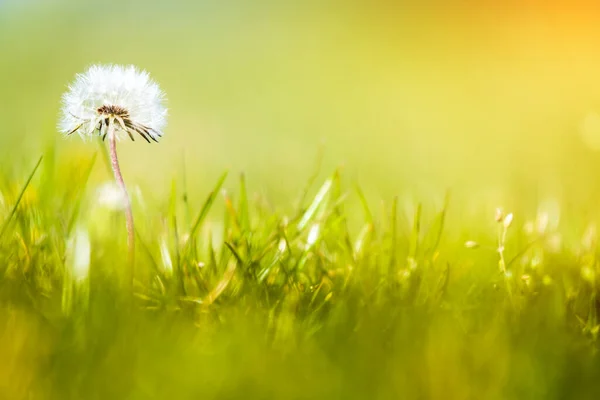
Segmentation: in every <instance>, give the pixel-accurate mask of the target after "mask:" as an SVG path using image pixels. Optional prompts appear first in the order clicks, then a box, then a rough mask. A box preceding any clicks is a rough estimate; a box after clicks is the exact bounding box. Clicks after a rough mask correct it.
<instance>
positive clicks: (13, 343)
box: [0, 152, 600, 399]
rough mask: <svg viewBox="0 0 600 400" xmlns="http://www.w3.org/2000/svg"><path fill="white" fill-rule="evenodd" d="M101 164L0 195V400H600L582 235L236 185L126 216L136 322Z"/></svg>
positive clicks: (7, 179)
mask: <svg viewBox="0 0 600 400" xmlns="http://www.w3.org/2000/svg"><path fill="white" fill-rule="evenodd" d="M101 159H102V158H101V157H93V158H90V159H83V160H81V161H75V163H76V164H75V165H73V164H72V161H71V162H69V161H65V160H63V161H61V163H58V162H57V161H56V160H55V157H53V153H52V152H48V154H46V155H45V157H44V159H42V160H41V161H40V162H38V163H37V164H35V160H34V162H32V163H31V167H30V168H29V170H28V171H25V170H18V168H17V169H16V170H15V171H11V172H10V171H4V173H3V174H2V175H0V177H1V178H2V181H1V182H0V194H1V196H0V359H1V360H2V362H1V363H0V398H2V399H166V398H170V399H199V398H219V399H222V398H257V399H267V398H275V399H299V398H307V399H309V398H310V399H319V398H323V399H347V398H356V399H362V398H369V399H370V398H377V399H388V398H402V399H515V398H522V399H564V398H569V399H593V398H598V396H599V395H600V381H599V380H598V376H599V375H598V374H599V373H600V363H599V360H598V356H597V350H598V333H599V327H600V325H599V324H598V312H599V310H600V303H599V302H598V299H597V287H598V284H599V283H600V280H598V277H597V275H598V272H600V269H599V268H598V262H597V255H598V250H597V239H596V236H595V234H594V231H593V230H592V229H591V228H590V229H588V230H587V231H586V229H585V226H586V221H583V223H582V220H577V221H575V220H574V221H573V224H569V222H570V221H564V220H563V221H562V222H561V224H560V225H559V227H557V228H555V227H554V226H552V223H549V224H548V226H545V224H544V221H545V220H544V214H542V215H540V216H539V217H538V221H537V225H539V226H538V227H537V228H539V229H534V232H528V231H527V230H526V229H524V228H523V223H524V220H525V217H526V215H515V219H514V221H513V223H512V224H508V223H506V224H505V223H504V222H503V221H506V219H504V220H502V219H501V220H500V221H499V222H496V221H494V215H493V213H490V215H489V218H487V219H485V220H463V221H460V220H457V219H456V218H450V217H451V216H452V213H453V211H452V210H453V207H452V205H453V200H452V196H451V195H448V197H447V198H446V201H445V203H444V205H443V207H442V208H440V209H436V210H431V209H427V208H426V207H424V206H421V205H417V206H416V207H414V212H413V213H412V214H411V215H408V216H405V215H404V213H402V212H401V211H400V210H401V208H400V205H399V200H398V199H389V200H387V199H384V201H383V202H382V203H375V204H370V203H369V202H368V201H367V198H369V197H368V196H367V195H368V193H363V192H362V190H361V189H360V188H359V187H357V186H356V185H355V184H354V183H347V182H345V181H344V180H343V179H342V174H341V173H340V171H334V172H333V173H332V174H331V175H330V176H329V177H328V178H326V179H325V180H324V181H320V180H319V178H318V176H319V174H315V175H314V176H313V177H312V178H311V179H310V180H309V182H308V184H307V185H305V187H304V188H303V186H302V185H298V193H299V196H298V200H297V201H296V202H295V206H292V205H273V204H271V203H269V201H268V199H265V198H264V197H263V196H261V195H258V194H256V191H254V190H253V188H252V187H251V186H250V185H248V184H247V183H246V181H245V178H244V176H235V174H229V175H227V174H223V175H222V176H221V177H220V178H219V179H218V181H217V182H215V183H214V187H213V189H212V190H211V191H210V192H209V193H205V199H206V200H205V201H204V202H203V203H198V204H196V203H192V202H191V201H190V199H189V198H188V196H187V192H188V188H187V187H186V186H184V185H181V184H180V185H179V186H178V185H176V184H175V183H173V185H172V186H171V187H167V188H164V192H168V191H169V190H170V196H169V199H168V201H165V202H160V201H147V199H145V198H140V196H134V213H135V218H136V226H137V254H136V259H137V261H136V282H135V293H134V299H133V303H132V300H131V299H132V298H131V293H130V290H129V288H130V286H129V284H128V282H126V280H127V276H128V270H127V268H129V267H128V265H127V249H126V232H125V228H124V218H123V216H122V215H121V213H120V212H118V211H112V210H110V209H107V208H103V207H102V206H101V205H99V204H98V201H97V197H98V196H97V192H96V191H95V190H94V188H93V187H92V186H90V185H88V178H89V176H90V173H91V171H92V170H93V169H99V168H102V166H101V165H97V164H99V163H100V162H99V161H100V160H101ZM33 165H35V168H34V167H33ZM125 173H126V172H125ZM292 182H296V180H295V179H292ZM223 188H226V190H224V189H223ZM425 200H427V199H425ZM508 211H510V210H508ZM527 213H529V214H531V210H527ZM533 215H534V216H535V214H533ZM503 218H505V217H503ZM451 221H452V222H451ZM461 222H462V225H461ZM534 223H535V221H534ZM534 228H536V227H534ZM77 232H79V233H80V234H81V232H84V233H85V234H87V235H88V237H89V242H90V249H91V253H90V254H91V257H90V261H89V271H88V273H87V275H86V276H85V278H82V277H81V271H79V272H78V271H75V270H73V267H74V264H75V263H76V261H75V258H74V257H75V255H76V253H77V252H78V251H82V249H83V251H85V246H83V245H82V244H81V243H82V241H81V240H82V239H81V236H79V239H77V240H75V241H73V238H74V237H78V236H77V235H78V234H77ZM559 235H560V236H559ZM84 236H85V235H84ZM471 239H473V240H477V245H475V244H471V245H469V246H465V242H466V241H467V240H471ZM558 239H560V240H561V242H560V243H559V242H558ZM78 240H79V241H78ZM83 242H85V240H83ZM467 247H476V248H467ZM498 248H501V249H502V251H500V252H499V251H497V249H498ZM504 268H505V269H506V273H503V272H502V269H504Z"/></svg>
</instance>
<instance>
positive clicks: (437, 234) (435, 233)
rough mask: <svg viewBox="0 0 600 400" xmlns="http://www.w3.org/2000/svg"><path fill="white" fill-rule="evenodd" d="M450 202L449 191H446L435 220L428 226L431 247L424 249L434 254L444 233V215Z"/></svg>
mask: <svg viewBox="0 0 600 400" xmlns="http://www.w3.org/2000/svg"><path fill="white" fill-rule="evenodd" d="M449 203H450V192H446V196H445V197H444V206H443V208H442V210H441V211H440V212H439V213H438V215H437V217H436V218H435V221H434V222H433V224H432V225H431V227H430V228H429V232H428V234H427V236H430V237H431V236H432V237H431V239H430V240H432V241H433V242H432V243H431V247H430V248H428V249H426V251H427V252H429V253H431V254H434V253H435V252H436V250H437V249H438V247H439V246H440V242H441V240H442V234H443V233H444V225H445V223H446V215H447V212H448V204H449Z"/></svg>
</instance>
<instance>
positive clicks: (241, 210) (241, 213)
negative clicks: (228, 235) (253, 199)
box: [238, 174, 250, 232]
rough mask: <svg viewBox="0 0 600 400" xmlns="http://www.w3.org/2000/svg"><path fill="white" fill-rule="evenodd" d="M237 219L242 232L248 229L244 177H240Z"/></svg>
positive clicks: (246, 194) (248, 215)
mask: <svg viewBox="0 0 600 400" xmlns="http://www.w3.org/2000/svg"><path fill="white" fill-rule="evenodd" d="M238 218H239V223H240V228H241V230H242V232H246V231H248V229H249V228H250V214H249V211H248V191H247V189H246V177H245V175H244V174H241V175H240V200H239V204H238Z"/></svg>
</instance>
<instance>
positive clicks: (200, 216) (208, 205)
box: [188, 172, 228, 243]
mask: <svg viewBox="0 0 600 400" xmlns="http://www.w3.org/2000/svg"><path fill="white" fill-rule="evenodd" d="M227 174H228V173H227V172H225V173H224V174H223V175H221V177H220V178H219V180H218V181H217V184H216V185H215V187H214V188H213V190H212V191H211V192H210V193H209V195H208V197H207V198H206V201H205V202H204V205H203V206H202V209H201V210H200V214H198V217H196V220H195V221H194V224H193V225H192V229H191V230H190V239H189V242H192V239H193V238H194V237H195V235H196V231H197V230H198V228H200V226H201V225H202V222H204V220H205V219H206V216H207V215H208V212H209V211H210V208H211V207H212V205H213V203H214V202H215V199H216V198H217V193H219V190H221V186H223V182H225V179H226V178H227ZM189 242H188V243H189Z"/></svg>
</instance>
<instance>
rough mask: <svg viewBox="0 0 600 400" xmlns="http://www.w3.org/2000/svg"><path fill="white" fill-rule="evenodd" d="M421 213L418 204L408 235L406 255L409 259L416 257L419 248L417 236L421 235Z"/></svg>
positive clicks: (420, 206) (420, 207)
mask: <svg viewBox="0 0 600 400" xmlns="http://www.w3.org/2000/svg"><path fill="white" fill-rule="evenodd" d="M421 213H422V205H421V203H419V204H418V205H417V210H416V211H415V218H414V221H413V228H412V232H411V234H410V245H409V251H408V255H409V257H413V258H415V257H416V255H417V250H418V248H419V236H420V234H421Z"/></svg>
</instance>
